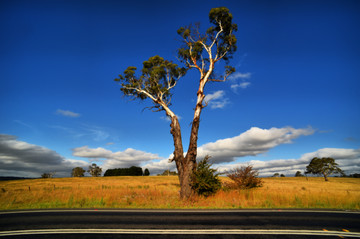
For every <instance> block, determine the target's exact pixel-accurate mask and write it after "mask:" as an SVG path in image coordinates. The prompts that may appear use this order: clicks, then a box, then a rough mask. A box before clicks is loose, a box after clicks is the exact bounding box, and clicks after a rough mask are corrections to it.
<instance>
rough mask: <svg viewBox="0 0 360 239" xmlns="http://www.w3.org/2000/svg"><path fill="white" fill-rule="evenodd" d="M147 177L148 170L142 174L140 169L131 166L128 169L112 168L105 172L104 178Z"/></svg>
mask: <svg viewBox="0 0 360 239" xmlns="http://www.w3.org/2000/svg"><path fill="white" fill-rule="evenodd" d="M143 175H144V176H149V175H150V171H149V169H147V168H146V169H145V170H144V172H143V170H142V168H141V167H136V166H131V167H130V168H114V169H108V170H106V172H105V174H104V177H107V176H143Z"/></svg>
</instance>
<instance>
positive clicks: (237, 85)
mask: <svg viewBox="0 0 360 239" xmlns="http://www.w3.org/2000/svg"><path fill="white" fill-rule="evenodd" d="M250 85H251V83H250V82H246V81H244V82H241V83H239V84H233V85H231V89H232V90H234V91H237V89H238V88H241V89H246V88H247V87H249V86H250Z"/></svg>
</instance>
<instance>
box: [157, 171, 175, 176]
mask: <svg viewBox="0 0 360 239" xmlns="http://www.w3.org/2000/svg"><path fill="white" fill-rule="evenodd" d="M175 175H178V173H177V172H175V171H170V170H165V171H164V172H162V174H158V176H175Z"/></svg>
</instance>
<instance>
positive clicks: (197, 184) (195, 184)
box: [191, 155, 221, 197]
mask: <svg viewBox="0 0 360 239" xmlns="http://www.w3.org/2000/svg"><path fill="white" fill-rule="evenodd" d="M209 159H210V156H208V155H207V156H205V158H204V159H203V160H201V161H200V162H199V163H198V164H197V166H196V170H195V171H194V172H193V174H192V175H191V182H192V184H191V187H192V188H193V190H194V192H195V193H197V194H198V195H202V196H205V197H208V196H210V195H212V194H215V193H216V192H217V191H218V190H219V189H220V188H221V182H220V179H219V174H218V173H217V172H216V171H217V170H216V169H213V168H211V166H212V164H211V163H210V162H209Z"/></svg>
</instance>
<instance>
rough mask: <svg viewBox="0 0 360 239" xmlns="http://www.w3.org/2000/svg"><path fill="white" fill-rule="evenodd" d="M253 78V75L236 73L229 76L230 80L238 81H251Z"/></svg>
mask: <svg viewBox="0 0 360 239" xmlns="http://www.w3.org/2000/svg"><path fill="white" fill-rule="evenodd" d="M250 77H251V73H250V72H247V73H241V72H235V73H233V74H231V75H230V76H229V80H237V79H249V78H250Z"/></svg>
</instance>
